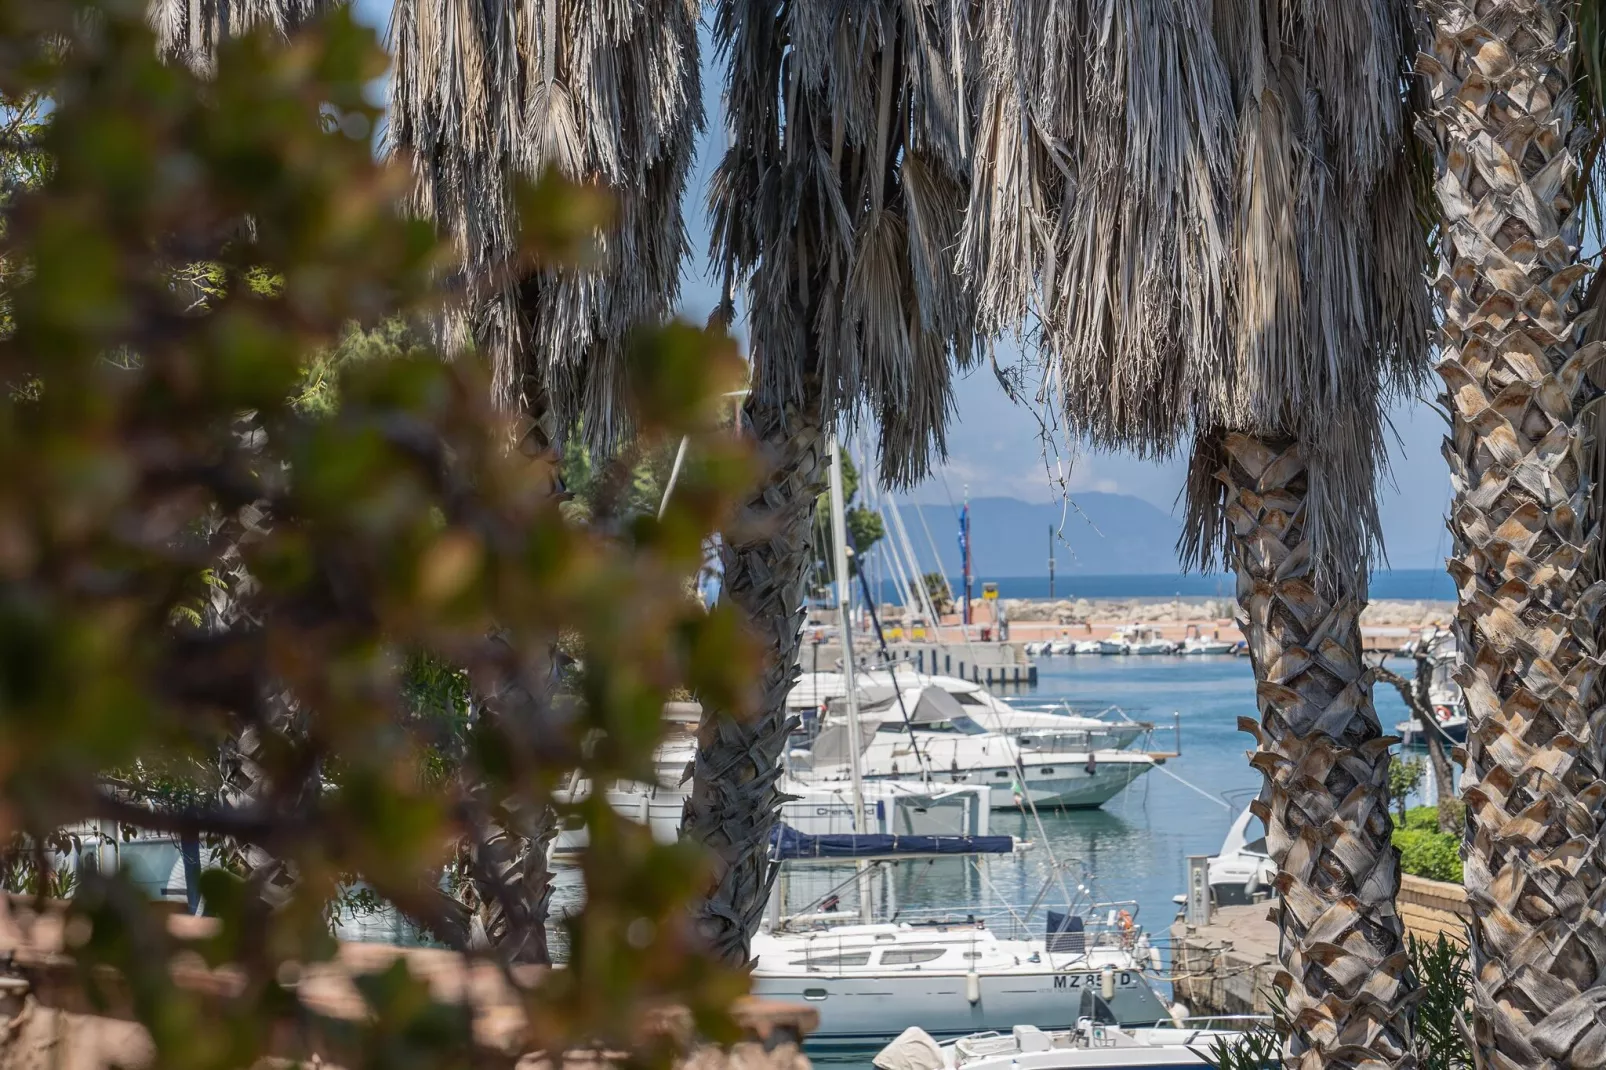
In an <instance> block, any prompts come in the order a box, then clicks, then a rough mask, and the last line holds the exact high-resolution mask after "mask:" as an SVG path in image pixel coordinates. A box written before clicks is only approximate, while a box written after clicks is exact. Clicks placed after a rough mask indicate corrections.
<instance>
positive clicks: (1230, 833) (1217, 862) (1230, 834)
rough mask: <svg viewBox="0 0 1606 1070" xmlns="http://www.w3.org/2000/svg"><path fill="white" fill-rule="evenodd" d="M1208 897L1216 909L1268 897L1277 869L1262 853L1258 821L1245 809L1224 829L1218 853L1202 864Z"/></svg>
mask: <svg viewBox="0 0 1606 1070" xmlns="http://www.w3.org/2000/svg"><path fill="white" fill-rule="evenodd" d="M1206 866H1207V870H1206V871H1207V873H1208V880H1209V882H1210V897H1211V899H1213V900H1214V901H1215V904H1216V906H1222V907H1230V906H1244V905H1247V904H1249V903H1253V902H1255V900H1256V897H1257V896H1260V895H1269V894H1270V893H1271V890H1272V882H1273V881H1274V880H1276V878H1277V866H1276V864H1275V863H1273V862H1272V860H1271V856H1270V855H1269V854H1267V853H1266V833H1265V830H1264V828H1263V827H1262V825H1261V823H1260V818H1258V817H1256V816H1255V815H1254V813H1253V812H1252V811H1251V810H1249V809H1248V808H1247V807H1245V808H1244V809H1243V810H1242V811H1240V812H1239V814H1238V816H1237V818H1236V819H1234V821H1233V823H1232V827H1231V828H1229V829H1228V830H1227V837H1226V839H1224V840H1223V841H1222V843H1221V850H1220V851H1218V852H1216V854H1215V855H1214V856H1213V857H1212V858H1211V859H1210V860H1209V862H1208V863H1206Z"/></svg>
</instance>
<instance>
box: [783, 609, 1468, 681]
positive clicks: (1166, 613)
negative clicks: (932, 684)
mask: <svg viewBox="0 0 1606 1070" xmlns="http://www.w3.org/2000/svg"><path fill="white" fill-rule="evenodd" d="M1236 612H1237V606H1236V604H1235V603H1234V602H1233V601H1232V600H1231V599H1228V598H1175V599H1152V598H1096V599H1087V598H1078V599H1068V598H1062V599H1057V600H1048V599H1025V598H1008V599H1003V600H1001V601H997V602H990V601H985V600H980V599H978V600H977V601H976V602H975V604H974V605H973V607H972V620H971V625H970V627H969V628H968V629H967V628H965V627H964V626H963V625H962V624H961V623H960V619H959V617H958V615H957V614H954V613H948V614H945V615H944V616H943V617H942V620H941V622H940V623H939V624H938V625H937V626H935V627H932V626H930V625H929V623H928V622H926V621H919V622H918V623H916V622H915V621H913V620H912V619H911V617H910V614H909V613H908V612H907V611H906V610H905V608H904V607H902V606H896V605H886V606H882V607H881V609H880V620H881V623H882V627H883V629H884V630H885V631H886V632H887V636H888V640H889V641H890V642H894V643H896V642H901V641H907V640H909V639H910V638H914V639H916V640H919V641H922V642H925V643H933V642H934V643H938V644H949V645H963V646H965V647H967V648H969V649H970V650H971V651H975V650H979V649H980V648H981V647H984V646H986V645H987V644H988V643H990V642H996V641H997V640H998V639H999V635H1000V631H1001V629H1000V626H999V620H1000V619H1002V620H1003V621H1005V622H1007V637H1008V640H1009V642H1010V643H1014V644H1017V645H1018V644H1024V643H1030V642H1041V641H1043V640H1059V639H1063V640H1070V641H1072V642H1075V641H1078V640H1083V639H1103V638H1105V637H1106V636H1108V635H1110V633H1111V632H1113V631H1115V630H1116V629H1118V628H1130V627H1133V626H1137V627H1140V628H1144V629H1148V630H1150V631H1151V632H1152V633H1153V634H1154V635H1155V636H1157V637H1159V638H1161V639H1165V640H1168V641H1170V642H1174V643H1181V642H1182V641H1183V640H1185V639H1187V638H1189V637H1191V636H1202V637H1206V638H1215V639H1225V640H1229V641H1232V642H1237V641H1238V640H1240V639H1242V638H1243V635H1242V633H1241V632H1240V631H1239V628H1238V625H1237V622H1236V620H1235V617H1236ZM1454 615H1455V605H1454V603H1451V602H1441V601H1433V600H1427V599H1414V600H1412V599H1383V600H1378V601H1374V602H1371V603H1369V604H1368V605H1367V607H1366V610H1365V612H1364V613H1363V614H1362V616H1361V635H1362V638H1363V641H1364V642H1365V644H1366V647H1367V648H1368V649H1370V650H1398V649H1400V648H1401V647H1403V646H1405V645H1406V644H1407V643H1409V642H1411V641H1412V640H1413V639H1414V638H1416V636H1418V635H1419V634H1420V633H1421V632H1422V630H1423V629H1424V628H1426V627H1430V626H1443V625H1447V624H1449V623H1450V621H1451V620H1452V619H1453V617H1454ZM833 624H834V622H829V621H825V620H823V619H822V620H821V621H820V622H818V624H816V625H813V626H812V627H822V626H823V627H831V626H832V625H833ZM863 627H864V628H865V629H866V630H865V631H864V633H863V635H862V636H861V637H860V641H861V642H862V641H864V640H866V639H868V637H869V635H870V633H869V631H868V627H869V622H868V621H867V620H866V621H864V622H863ZM964 660H965V663H966V666H967V672H966V673H965V676H966V678H967V679H969V678H970V676H971V673H970V672H969V671H968V669H969V668H970V667H971V666H979V667H981V672H980V674H979V675H978V678H979V679H983V680H985V678H986V673H985V665H986V664H988V663H989V662H997V661H1002V662H1004V663H1008V662H1009V661H1010V660H1011V658H1009V657H1007V656H999V657H997V658H993V657H983V656H978V655H976V654H974V653H972V654H971V655H970V656H967V657H966V658H965V659H964ZM803 664H804V668H808V667H809V665H808V661H807V660H805V661H804V663H803ZM927 671H930V670H929V669H928V670H927ZM994 679H995V680H997V679H999V678H998V677H996V676H995V677H994Z"/></svg>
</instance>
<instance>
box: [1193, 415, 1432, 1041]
mask: <svg viewBox="0 0 1606 1070" xmlns="http://www.w3.org/2000/svg"><path fill="white" fill-rule="evenodd" d="M1223 447H1224V450H1223V456H1224V459H1225V464H1224V467H1223V469H1222V471H1221V472H1220V473H1219V478H1220V479H1221V480H1222V482H1223V483H1224V484H1225V485H1226V490H1227V495H1226V507H1227V516H1228V521H1229V524H1230V525H1231V533H1232V554H1233V559H1234V565H1235V567H1236V569H1237V573H1238V604H1239V607H1240V608H1241V609H1242V611H1243V615H1244V618H1245V621H1244V634H1245V636H1246V638H1247V639H1248V641H1249V655H1250V659H1251V661H1252V663H1253V665H1254V670H1255V682H1256V694H1257V698H1258V705H1259V707H1260V722H1259V723H1258V724H1256V723H1255V722H1254V721H1251V720H1249V719H1248V718H1244V719H1242V720H1241V721H1240V722H1239V724H1240V727H1242V728H1244V730H1246V731H1248V732H1251V733H1252V734H1253V735H1254V736H1255V739H1256V742H1257V744H1258V745H1257V748H1256V753H1255V756H1254V758H1253V759H1252V760H1251V764H1252V765H1254V767H1255V768H1256V769H1258V770H1259V771H1260V773H1261V775H1262V776H1263V777H1264V778H1265V783H1264V786H1263V788H1262V789H1261V794H1260V798H1259V799H1258V800H1257V801H1256V803H1255V804H1254V808H1255V812H1256V814H1257V815H1258V816H1259V817H1260V818H1261V820H1262V821H1264V822H1265V825H1266V844H1267V850H1268V853H1269V854H1270V855H1271V858H1272V861H1273V862H1274V863H1276V866H1277V890H1278V893H1279V896H1280V900H1279V906H1278V910H1277V916H1278V918H1279V922H1280V928H1281V932H1282V940H1281V952H1282V964H1283V972H1282V973H1281V974H1280V975H1279V978H1278V984H1279V987H1284V988H1286V990H1287V993H1288V1019H1289V1023H1290V1026H1291V1035H1290V1036H1289V1038H1288V1041H1287V1045H1288V1046H1287V1050H1286V1052H1285V1058H1286V1061H1287V1064H1288V1065H1289V1066H1291V1067H1298V1068H1301V1070H1316V1068H1318V1067H1320V1068H1333V1067H1362V1066H1366V1067H1382V1066H1389V1067H1405V1066H1414V1065H1415V1062H1414V1059H1413V1056H1412V1054H1411V1043H1410V1028H1409V1024H1408V1018H1409V1004H1410V1002H1411V999H1410V992H1409V986H1408V984H1407V981H1406V971H1407V969H1408V967H1409V961H1408V959H1407V956H1406V953H1405V947H1404V926H1403V925H1402V923H1401V921H1400V918H1399V916H1398V915H1397V914H1396V913H1395V908H1394V898H1395V895H1396V893H1397V892H1398V891H1399V885H1400V875H1399V854H1398V852H1397V851H1396V850H1395V849H1394V848H1393V846H1392V845H1391V844H1390V842H1389V838H1390V834H1391V832H1392V831H1393V823H1392V822H1391V821H1390V819H1389V811H1388V763H1389V743H1390V739H1389V737H1386V736H1384V735H1383V731H1382V726H1381V725H1380V724H1379V723H1378V719H1377V713H1376V711H1375V710H1373V708H1372V671H1371V670H1370V669H1369V668H1368V667H1367V666H1366V664H1365V662H1364V661H1363V660H1362V656H1361V631H1360V616H1361V609H1362V608H1363V607H1364V605H1365V600H1366V591H1365V583H1364V580H1362V579H1358V578H1355V579H1352V578H1350V577H1345V576H1336V577H1335V576H1330V575H1327V574H1326V573H1327V570H1323V569H1321V568H1320V567H1319V562H1318V561H1316V560H1314V559H1313V556H1314V555H1313V553H1312V545H1311V538H1310V533H1309V532H1308V530H1307V519H1308V509H1309V506H1310V502H1309V500H1308V497H1307V494H1308V486H1307V472H1306V465H1305V461H1304V458H1303V456H1302V454H1301V451H1300V449H1299V448H1298V447H1297V446H1296V445H1295V444H1294V443H1293V442H1291V441H1281V442H1270V441H1265V440H1261V439H1257V438H1253V437H1250V436H1248V435H1242V434H1230V435H1228V436H1227V437H1226V439H1225V441H1224V443H1223Z"/></svg>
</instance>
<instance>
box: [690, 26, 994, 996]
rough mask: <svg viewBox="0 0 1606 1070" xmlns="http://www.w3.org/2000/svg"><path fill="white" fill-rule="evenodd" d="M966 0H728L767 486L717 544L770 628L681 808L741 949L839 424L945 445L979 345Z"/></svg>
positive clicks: (903, 450)
mask: <svg viewBox="0 0 1606 1070" xmlns="http://www.w3.org/2000/svg"><path fill="white" fill-rule="evenodd" d="M965 6H966V5H965V4H964V3H963V2H961V0H922V2H920V3H914V2H910V0H783V2H781V3H779V4H777V3H775V2H774V0H719V3H718V5H717V9H716V10H717V14H716V19H715V29H714V34H715V38H716V40H717V41H718V42H719V45H720V47H721V50H722V51H723V53H724V54H725V58H726V60H727V63H728V70H729V74H728V79H729V80H728V82H727V87H726V89H727V91H726V107H727V112H728V120H729V146H730V147H729V149H728V150H727V152H726V154H725V156H724V159H723V160H722V162H721V163H720V166H719V168H718V170H717V171H716V173H715V175H714V181H713V188H712V190H711V194H710V201H711V207H712V217H713V229H714V234H713V247H714V254H715V257H716V259H717V260H718V262H719V263H720V265H721V267H722V268H723V271H724V275H725V288H726V299H725V302H724V303H723V305H722V307H721V309H720V311H719V313H718V314H719V315H720V316H723V317H728V316H730V315H731V314H732V312H733V309H734V295H735V291H736V290H737V289H738V288H740V289H742V290H744V291H745V297H746V305H747V309H748V313H749V325H750V338H751V340H752V352H753V363H754V367H753V393H752V395H751V396H750V397H749V399H748V402H747V410H746V414H745V416H744V418H743V424H744V427H745V428H746V430H747V431H748V433H749V434H750V436H751V438H752V440H753V442H754V444H755V446H756V448H757V451H758V453H759V456H760V458H761V461H762V463H763V464H764V465H765V470H766V474H767V482H766V483H765V485H764V486H762V487H761V488H760V489H759V491H758V492H757V493H755V494H754V495H753V497H752V498H751V499H750V500H749V501H748V503H746V507H745V508H744V510H743V512H742V515H741V517H740V523H739V524H737V525H736V526H735V529H734V530H733V531H732V532H730V533H729V534H728V535H727V537H726V539H725V542H724V546H723V557H724V564H725V573H724V574H725V592H726V596H727V597H729V598H730V600H731V601H732V602H733V603H734V604H735V605H736V606H737V607H738V609H739V610H740V611H741V612H742V613H743V614H744V615H745V617H746V618H747V620H748V622H749V623H750V625H751V627H752V630H753V632H754V633H755V635H756V636H757V638H758V640H759V641H760V642H761V643H763V645H764V649H765V658H764V664H763V672H762V677H761V680H760V695H759V698H758V702H757V707H756V709H754V710H752V711H750V712H751V714H752V715H751V716H748V717H743V718H734V717H730V716H726V714H728V713H731V712H735V711H722V710H717V709H710V710H708V711H706V713H705V716H704V719H703V724H702V726H701V729H700V731H699V746H698V750H697V757H696V761H695V763H694V764H693V768H692V773H691V775H692V777H693V785H692V792H691V794H690V796H689V797H688V800H687V803H686V809H685V813H684V815H683V818H682V829H683V832H684V834H685V835H687V836H688V837H691V838H693V839H696V840H698V841H699V842H701V843H702V844H704V845H705V846H706V847H707V848H709V849H710V851H711V853H712V854H713V856H714V857H715V858H716V859H717V860H718V863H719V864H718V866H717V869H716V874H715V880H714V882H713V885H712V887H711V888H710V891H709V894H708V896H707V898H706V901H705V903H704V904H703V906H702V909H701V911H700V915H699V922H700V927H701V929H702V932H703V934H704V937H705V938H706V940H707V941H708V944H709V946H710V947H711V948H712V949H713V950H714V951H715V952H716V953H717V954H718V955H720V956H721V957H722V958H723V959H725V960H726V961H727V962H729V963H731V964H733V965H745V964H746V962H747V960H748V940H749V938H750V937H751V935H752V933H753V931H754V929H755V928H756V927H757V924H758V919H759V917H760V916H761V914H762V913H763V909H764V904H765V899H766V897H767V894H768V890H769V881H770V879H771V878H772V876H773V873H774V870H773V867H772V866H771V864H770V863H769V861H768V858H767V854H766V852H767V849H768V844H769V835H770V830H771V829H772V828H773V827H774V824H775V821H776V819H777V816H778V811H779V806H780V802H781V796H780V794H779V791H778V789H777V787H776V784H777V781H778V778H779V776H780V756H781V749H782V747H783V746H784V745H785V742H786V737H787V735H788V734H789V732H790V731H791V729H792V727H793V722H792V721H791V720H790V719H789V718H788V716H787V712H786V706H785V699H786V694H787V692H788V691H790V690H791V687H792V682H793V675H794V673H795V671H796V654H797V647H798V640H799V630H798V620H799V614H800V612H801V609H802V604H803V589H804V586H803V581H804V570H805V568H806V566H807V563H808V561H809V553H808V540H809V533H810V531H811V529H812V527H813V518H814V504H815V502H816V501H817V499H818V496H819V493H820V490H821V487H820V482H821V478H822V476H823V473H824V471H825V467H824V457H823V446H824V438H825V434H824V432H825V429H827V428H830V427H833V426H834V425H835V424H836V422H837V421H838V419H840V418H846V419H847V420H849V421H852V420H855V419H859V418H873V419H874V420H875V421H876V422H877V423H878V424H879V427H880V430H881V454H882V459H881V465H880V467H881V471H882V473H883V476H884V477H885V478H887V479H889V480H891V481H892V482H895V483H911V482H914V481H916V480H918V479H919V478H921V477H922V476H923V475H924V474H925V473H926V471H927V468H928V466H929V464H930V461H931V459H932V458H933V457H934V456H940V455H941V453H942V450H943V428H944V425H945V423H946V421H947V418H948V415H949V411H950V409H951V407H952V400H951V398H952V374H953V368H954V366H955V365H956V364H958V365H964V364H967V363H968V362H969V361H970V360H971V358H972V356H973V353H974V349H973V345H972V338H971V335H972V323H973V316H972V314H971V310H970V303H969V300H968V299H967V292H968V291H967V288H966V287H965V286H963V285H962V283H961V281H960V278H959V276H958V275H957V273H956V270H955V268H954V267H953V250H954V247H955V245H956V243H957V240H958V235H959V228H960V223H961V219H960V211H961V209H962V207H963V204H964V200H965V197H964V192H963V191H964V189H965V186H966V183H967V181H968V171H967V167H966V163H965V161H966V158H967V149H966V144H967V139H968V134H967V131H966V129H965V124H966V116H967V115H968V108H967V106H966V102H965V100H964V99H963V96H962V89H961V87H962V86H964V85H965V84H966V76H967V68H966V65H967V64H968V63H969V62H970V59H969V57H968V56H967V54H966V50H965V49H966V42H965V39H964V37H963V35H962V33H961V30H962V24H961V22H960V16H961V15H962V14H963V11H964V9H965Z"/></svg>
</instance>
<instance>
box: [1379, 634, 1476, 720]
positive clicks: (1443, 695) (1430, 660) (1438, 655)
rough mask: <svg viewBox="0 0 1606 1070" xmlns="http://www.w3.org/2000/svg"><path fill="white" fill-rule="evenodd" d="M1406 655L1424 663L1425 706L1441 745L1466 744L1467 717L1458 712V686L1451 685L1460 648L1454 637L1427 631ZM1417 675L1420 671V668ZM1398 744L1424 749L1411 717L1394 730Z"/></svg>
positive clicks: (1459, 709)
mask: <svg viewBox="0 0 1606 1070" xmlns="http://www.w3.org/2000/svg"><path fill="white" fill-rule="evenodd" d="M1412 646H1413V647H1414V649H1413V650H1412V651H1410V653H1411V655H1412V656H1413V657H1415V658H1421V659H1424V660H1425V661H1426V662H1427V664H1426V669H1427V671H1428V672H1429V673H1430V675H1429V677H1428V702H1429V703H1431V704H1432V706H1433V722H1434V724H1435V725H1436V726H1437V728H1438V734H1439V738H1440V740H1441V741H1443V742H1445V743H1448V744H1449V745H1451V746H1459V745H1461V744H1464V743H1466V741H1467V717H1466V714H1465V713H1464V712H1462V703H1461V685H1460V684H1458V683H1456V682H1455V678H1454V673H1455V670H1456V664H1457V662H1458V661H1459V660H1460V646H1459V644H1458V643H1457V641H1456V637H1455V633H1454V632H1452V631H1450V630H1449V629H1448V628H1427V629H1425V630H1424V631H1423V632H1422V635H1421V637H1420V638H1419V639H1417V640H1416V641H1415V642H1414V643H1413V644H1412ZM1417 671H1418V672H1421V671H1423V670H1422V669H1421V668H1419V669H1418V670H1417ZM1394 730H1395V731H1396V732H1398V733H1399V735H1400V741H1401V743H1403V744H1404V745H1405V746H1407V747H1421V746H1426V745H1427V740H1426V738H1425V737H1426V732H1425V731H1424V729H1423V727H1422V725H1421V724H1419V723H1418V722H1417V719H1416V718H1415V717H1407V718H1406V719H1405V720H1403V721H1401V722H1400V723H1399V724H1397V725H1395V726H1394Z"/></svg>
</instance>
